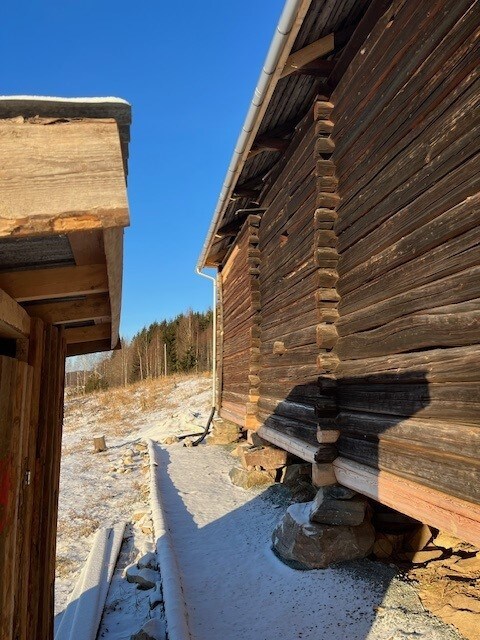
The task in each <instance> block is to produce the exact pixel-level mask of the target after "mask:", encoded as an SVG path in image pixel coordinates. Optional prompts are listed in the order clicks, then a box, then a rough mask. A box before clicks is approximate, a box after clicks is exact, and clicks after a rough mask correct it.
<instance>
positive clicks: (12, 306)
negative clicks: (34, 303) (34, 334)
mask: <svg viewBox="0 0 480 640" xmlns="http://www.w3.org/2000/svg"><path fill="white" fill-rule="evenodd" d="M29 334H30V316H29V315H28V313H27V312H26V311H25V310H24V309H22V307H21V306H20V305H19V304H18V303H17V302H15V300H14V299H13V298H11V297H10V296H9V295H8V294H7V293H5V291H2V290H1V289H0V337H1V338H14V339H18V338H25V337H28V335H29Z"/></svg>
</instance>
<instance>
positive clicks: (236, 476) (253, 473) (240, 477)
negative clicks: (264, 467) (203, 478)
mask: <svg viewBox="0 0 480 640" xmlns="http://www.w3.org/2000/svg"><path fill="white" fill-rule="evenodd" d="M229 476H230V480H231V481H232V484H235V485H237V487H242V488H243V489H254V488H255V487H264V486H267V485H270V484H273V482H274V480H273V478H272V476H271V475H270V474H269V473H268V471H258V470H257V469H251V470H250V471H249V470H247V469H243V468H241V467H233V469H231V471H230V473H229Z"/></svg>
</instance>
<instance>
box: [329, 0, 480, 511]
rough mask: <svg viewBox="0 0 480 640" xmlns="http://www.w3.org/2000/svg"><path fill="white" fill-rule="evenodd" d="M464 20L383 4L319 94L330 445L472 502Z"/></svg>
mask: <svg viewBox="0 0 480 640" xmlns="http://www.w3.org/2000/svg"><path fill="white" fill-rule="evenodd" d="M478 25H479V6H478V3H476V2H473V1H472V0H459V1H458V2H455V3H453V2H450V1H448V0H436V1H435V2H432V3H429V6H428V10H427V7H426V6H425V4H424V3H419V2H415V1H414V0H398V1H396V2H394V3H393V5H392V8H391V9H390V10H389V11H388V12H387V13H386V14H385V15H384V16H383V18H382V19H381V20H380V21H379V23H378V24H377V25H376V26H375V28H374V30H373V31H372V33H371V35H370V37H369V38H368V39H367V41H366V43H365V45H364V46H363V47H362V50H361V52H360V53H359V54H358V55H357V56H356V58H355V59H354V61H353V62H352V64H351V65H350V67H349V68H348V70H347V72H346V73H345V75H344V77H343V79H342V80H341V82H340V84H339V86H338V87H337V88H336V90H335V91H334V93H333V95H332V102H333V104H334V105H335V106H334V110H333V113H332V120H333V121H334V129H333V134H332V137H333V141H334V143H335V150H334V153H333V160H334V163H335V170H336V177H337V179H338V194H339V196H340V204H339V206H338V211H337V215H338V218H337V221H336V224H335V231H336V234H337V236H338V252H339V254H340V260H339V263H338V271H339V281H338V285H337V288H338V292H339V294H340V296H341V299H340V303H339V314H340V317H339V320H338V321H337V323H336V326H337V330H338V333H339V339H338V342H337V344H336V347H335V352H336V354H337V356H338V358H339V360H340V364H339V366H338V368H337V370H336V375H337V378H338V380H339V386H338V406H339V411H340V413H339V416H338V421H337V422H338V427H339V428H340V430H341V432H342V435H341V438H340V440H339V443H338V444H339V449H340V452H341V453H342V455H343V456H345V457H348V458H350V459H353V460H356V461H358V462H361V463H364V464H367V465H369V466H371V467H375V468H380V469H385V470H388V471H391V472H393V473H395V474H399V475H401V476H403V477H406V478H410V479H414V480H415V481H417V482H419V483H422V484H425V485H427V486H430V487H434V488H436V489H440V490H442V491H445V492H447V493H448V494H450V495H453V496H458V497H460V498H464V499H467V500H471V501H476V502H478V501H480V482H479V468H480V385H479V382H480V368H479V366H478V363H479V357H480V277H479V276H480V267H479V241H480V224H479V222H480V214H479V195H478V186H479V180H480V171H479V169H480V164H479V160H478V140H479V131H480V109H479V101H480V92H479V83H478V74H479V69H478V59H479V47H478Z"/></svg>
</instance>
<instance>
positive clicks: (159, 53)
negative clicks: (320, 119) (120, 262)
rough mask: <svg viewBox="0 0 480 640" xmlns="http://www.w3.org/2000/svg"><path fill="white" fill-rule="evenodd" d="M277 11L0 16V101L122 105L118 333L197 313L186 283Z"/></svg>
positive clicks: (36, 11) (125, 9)
mask: <svg viewBox="0 0 480 640" xmlns="http://www.w3.org/2000/svg"><path fill="white" fill-rule="evenodd" d="M282 7H283V0H264V1H262V0H241V1H239V0H237V1H236V2H235V1H232V0H227V1H222V0H217V1H215V2H201V1H200V0H184V1H183V2H178V1H177V2H169V1H166V0H156V1H155V0H137V2H125V1H124V0H115V1H113V0H81V1H80V2H78V1H77V2H73V1H72V0H43V1H40V0H28V1H27V2H25V3H23V4H18V3H7V4H5V5H4V6H3V7H2V20H1V23H0V60H1V61H2V62H1V63H0V64H1V76H0V77H1V80H0V82H1V87H0V93H3V94H7V95H8V94H36V95H56V96H66V97H71V96H119V97H122V98H125V99H127V100H128V101H129V102H131V103H132V106H133V127H132V141H131V147H130V173H129V200H130V213H131V221H132V226H131V227H130V229H128V230H127V233H126V245H125V263H124V269H125V272H124V298H123V320H122V332H123V333H124V335H128V336H131V335H132V334H133V333H135V331H137V330H138V329H139V328H140V327H142V326H143V325H145V324H148V323H149V322H151V321H153V320H155V319H161V318H163V317H172V316H174V315H176V314H177V313H179V312H181V311H182V310H184V309H186V308H187V307H192V308H194V309H199V310H201V309H206V308H207V307H208V306H209V304H210V299H211V289H210V287H211V285H210V284H209V283H208V282H207V281H206V280H204V279H202V278H199V277H198V276H196V275H195V274H194V267H195V263H196V260H197V257H198V254H199V251H200V249H201V246H202V243H203V240H204V236H205V234H206V230H207V228H208V225H209V222H210V218H211V215H212V213H213V210H214V207H215V204H216V201H217V197H218V193H219V191H220V187H221V183H222V181H223V177H224V174H225V171H226V169H227V165H228V163H229V160H230V156H231V154H232V151H233V147H234V143H235V141H236V139H237V136H238V133H239V130H240V127H241V125H242V123H243V120H244V117H245V114H246V110H247V108H248V105H249V103H250V99H251V96H252V93H253V90H254V88H255V84H256V80H257V77H258V74H259V72H260V68H261V65H262V63H263V61H264V58H265V55H266V52H267V49H268V46H269V43H270V40H271V38H272V35H273V31H274V29H275V26H276V24H277V21H278V17H279V15H280V12H281V10H282Z"/></svg>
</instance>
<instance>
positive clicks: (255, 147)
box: [197, 0, 391, 270]
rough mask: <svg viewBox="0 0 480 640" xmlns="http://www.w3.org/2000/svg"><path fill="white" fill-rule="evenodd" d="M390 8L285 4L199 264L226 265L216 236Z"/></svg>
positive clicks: (374, 2) (309, 1)
mask: <svg viewBox="0 0 480 640" xmlns="http://www.w3.org/2000/svg"><path fill="white" fill-rule="evenodd" d="M390 3H391V0H337V1H336V2H334V3H332V2H330V0H287V1H286V4H285V7H284V10H283V13H282V15H281V17H280V21H279V23H278V26H277V28H276V30H275V34H274V37H273V40H272V43H271V45H270V48H269V51H268V54H267V58H266V60H265V63H264V65H263V68H262V72H261V74H260V77H259V80H258V83H257V87H256V89H255V91H254V95H253V98H252V101H251V105H250V108H249V110H248V113H247V117H246V119H245V123H244V125H243V127H242V129H241V132H240V135H239V138H238V141H237V144H236V146H235V150H234V153H233V156H232V159H231V162H230V165H229V167H228V170H227V174H226V177H225V180H224V183H223V186H222V190H221V192H220V196H219V199H218V202H217V206H216V209H215V212H214V215H213V219H212V221H211V224H210V228H209V230H208V233H207V236H206V239H205V243H204V245H203V248H202V252H201V254H200V257H199V259H198V262H197V268H198V269H199V270H201V269H203V268H204V267H206V266H208V267H215V266H218V265H219V264H221V262H222V260H223V258H224V256H225V255H226V253H227V251H228V242H227V241H225V239H224V238H222V237H221V235H217V231H218V230H219V228H220V227H222V226H224V225H225V224H229V223H231V222H232V221H233V220H234V219H235V213H236V211H237V210H238V209H245V208H250V207H252V206H255V204H256V203H258V202H259V200H260V199H261V198H260V193H261V191H262V189H263V188H265V186H268V184H267V183H266V182H265V181H266V180H267V178H268V176H269V175H270V174H271V173H272V169H273V167H274V166H275V165H276V164H277V162H278V161H279V159H280V158H281V157H282V155H284V152H285V151H286V149H287V147H288V144H289V142H290V140H291V138H292V137H293V134H294V132H295V128H296V126H297V125H298V124H299V123H300V121H301V120H302V118H303V117H304V116H305V114H306V113H307V111H308V109H309V108H310V107H311V106H312V104H313V100H314V98H315V96H317V95H323V96H327V97H328V96H329V95H330V93H331V91H332V89H333V87H334V86H335V84H336V83H337V82H338V80H339V78H341V76H342V74H343V72H344V71H345V69H346V67H347V66H348V64H349V62H350V61H351V59H352V58H353V56H354V55H355V53H356V52H357V51H358V49H359V48H360V47H361V44H362V43H363V42H364V40H365V37H366V36H367V35H368V33H369V32H370V29H371V26H372V25H373V24H374V23H375V21H376V20H377V19H378V17H379V15H381V14H382V13H383V12H384V11H385V10H386V8H387V7H388V5H389V4H390Z"/></svg>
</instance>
